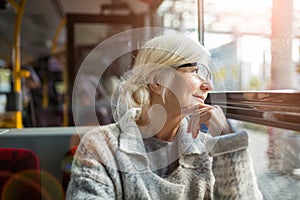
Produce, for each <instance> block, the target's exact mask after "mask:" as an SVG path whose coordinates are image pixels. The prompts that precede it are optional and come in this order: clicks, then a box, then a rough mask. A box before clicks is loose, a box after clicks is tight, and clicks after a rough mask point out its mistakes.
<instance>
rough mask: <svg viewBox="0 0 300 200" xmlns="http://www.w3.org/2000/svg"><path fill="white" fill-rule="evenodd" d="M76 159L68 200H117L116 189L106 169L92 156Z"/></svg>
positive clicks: (67, 195) (68, 190)
mask: <svg viewBox="0 0 300 200" xmlns="http://www.w3.org/2000/svg"><path fill="white" fill-rule="evenodd" d="M85 156H86V157H85V158H82V157H79V156H77V157H75V159H74V161H73V167H72V174H71V181H70V183H69V186H68V189H67V193H66V199H67V200H71V199H72V200H80V199H82V200H86V199H99V200H100V199H105V200H106V199H115V189H114V185H113V182H112V180H111V179H110V178H109V174H108V172H107V170H106V168H105V167H104V166H103V165H102V164H101V163H99V162H98V161H96V160H94V159H93V158H92V157H91V155H87V154H86V155H85Z"/></svg>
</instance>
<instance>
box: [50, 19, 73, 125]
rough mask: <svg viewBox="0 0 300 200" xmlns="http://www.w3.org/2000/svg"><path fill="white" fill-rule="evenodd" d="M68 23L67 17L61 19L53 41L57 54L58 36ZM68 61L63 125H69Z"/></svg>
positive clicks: (53, 52)
mask: <svg viewBox="0 0 300 200" xmlns="http://www.w3.org/2000/svg"><path fill="white" fill-rule="evenodd" d="M66 23H67V19H66V18H65V17H64V18H62V19H61V21H60V23H59V25H58V27H57V29H56V32H55V35H54V38H53V41H52V47H51V54H55V51H56V49H57V42H58V38H59V36H60V34H61V31H62V30H63V28H64V27H65V26H66ZM66 67H67V66H66V63H65V62H64V63H63V81H64V95H65V96H64V107H63V126H68V121H69V119H68V108H69V97H68V94H67V88H68V75H67V69H66Z"/></svg>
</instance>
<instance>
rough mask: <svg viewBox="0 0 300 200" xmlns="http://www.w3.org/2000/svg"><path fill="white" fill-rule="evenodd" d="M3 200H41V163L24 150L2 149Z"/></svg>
mask: <svg viewBox="0 0 300 200" xmlns="http://www.w3.org/2000/svg"><path fill="white" fill-rule="evenodd" d="M0 197H1V199H4V200H6V199H24V198H25V199H26V198H29V199H41V190H40V162H39V158H38V157H37V155H36V154H35V153H34V152H33V151H31V150H28V149H23V148H0Z"/></svg>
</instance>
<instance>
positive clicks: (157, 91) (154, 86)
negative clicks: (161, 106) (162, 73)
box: [148, 83, 161, 95]
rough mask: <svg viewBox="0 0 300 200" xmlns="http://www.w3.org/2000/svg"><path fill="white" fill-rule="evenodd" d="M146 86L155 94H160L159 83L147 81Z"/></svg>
mask: <svg viewBox="0 0 300 200" xmlns="http://www.w3.org/2000/svg"><path fill="white" fill-rule="evenodd" d="M148 87H149V88H150V90H151V91H152V92H154V93H155V94H158V95H161V85H160V84H158V83H149V84H148Z"/></svg>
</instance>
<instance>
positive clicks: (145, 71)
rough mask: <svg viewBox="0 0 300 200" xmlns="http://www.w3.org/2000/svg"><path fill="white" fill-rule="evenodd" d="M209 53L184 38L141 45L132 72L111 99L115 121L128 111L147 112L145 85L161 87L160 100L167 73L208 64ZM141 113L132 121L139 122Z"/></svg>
mask: <svg viewBox="0 0 300 200" xmlns="http://www.w3.org/2000/svg"><path fill="white" fill-rule="evenodd" d="M209 57H210V54H209V52H208V51H207V50H206V49H205V48H204V47H203V46H202V45H201V44H199V43H198V42H195V41H193V40H192V39H190V38H188V37H186V36H184V35H183V34H172V35H162V36H157V37H154V38H152V39H151V40H149V41H147V42H146V43H144V44H143V46H142V47H141V48H140V49H139V52H138V54H137V56H136V58H135V62H134V65H133V68H132V70H130V71H129V72H127V73H125V74H124V75H123V76H122V78H121V79H120V83H119V87H118V89H117V90H115V93H114V95H113V98H114V99H113V101H115V102H113V106H114V107H115V111H114V117H115V120H118V119H120V118H121V117H122V116H123V115H124V114H125V113H126V112H127V111H128V110H130V109H131V108H139V109H140V111H141V112H142V110H143V109H149V108H150V106H151V102H150V92H149V88H148V83H159V84H160V85H162V86H163V88H162V98H163V100H164V99H165V92H166V88H168V86H169V85H170V84H171V82H172V80H173V76H172V75H171V74H172V73H170V71H171V70H174V68H176V67H177V66H179V65H182V64H186V63H193V62H204V63H207V62H208V60H209ZM141 112H139V113H138V114H137V115H136V116H135V117H136V120H137V119H139V118H140V116H141Z"/></svg>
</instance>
